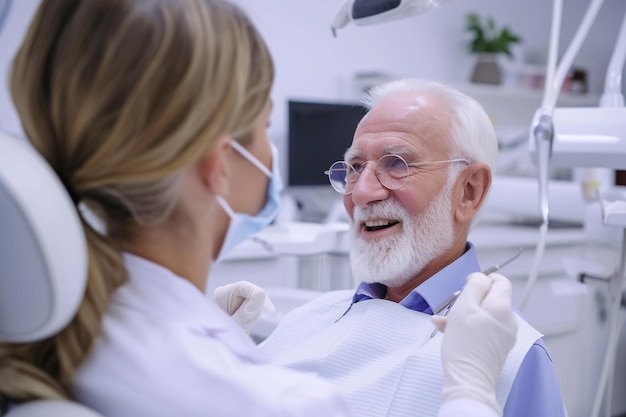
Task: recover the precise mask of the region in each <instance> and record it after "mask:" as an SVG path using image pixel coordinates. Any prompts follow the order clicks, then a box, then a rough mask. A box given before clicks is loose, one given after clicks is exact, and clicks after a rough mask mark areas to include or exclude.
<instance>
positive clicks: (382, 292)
mask: <svg viewBox="0 0 626 417" xmlns="http://www.w3.org/2000/svg"><path fill="white" fill-rule="evenodd" d="M477 271H480V266H479V264H478V258H477V256H476V249H475V248H474V245H473V244H472V243H471V242H467V245H466V249H465V253H463V255H461V256H460V257H459V258H457V259H456V260H455V261H454V262H452V263H451V264H449V265H448V266H446V267H445V268H443V269H441V270H440V271H438V272H437V273H436V274H434V275H433V276H431V277H430V278H428V279H427V280H426V281H424V282H423V283H422V284H420V285H418V286H417V287H415V288H414V289H413V290H412V291H411V292H410V293H409V294H408V295H407V296H406V297H405V298H404V299H402V300H401V301H400V303H399V304H400V305H403V306H404V307H407V308H409V309H411V310H416V311H422V312H424V311H428V312H429V313H430V314H432V311H434V310H435V309H436V308H437V307H439V305H440V304H441V303H443V302H444V301H445V300H446V299H447V298H448V297H449V296H450V295H451V294H452V293H453V292H455V291H457V290H460V289H461V288H463V286H464V285H465V278H466V277H467V275H469V274H471V273H472V272H477ZM386 295H387V288H386V287H385V286H384V285H382V284H367V283H365V282H361V283H360V284H359V286H358V287H357V289H356V292H355V294H354V297H353V299H352V302H353V303H356V302H359V301H362V300H366V299H378V298H385V297H386ZM424 302H425V303H426V304H427V305H428V307H429V309H425V308H424V307H425V305H424Z"/></svg>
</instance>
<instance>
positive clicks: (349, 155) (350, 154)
mask: <svg viewBox="0 0 626 417" xmlns="http://www.w3.org/2000/svg"><path fill="white" fill-rule="evenodd" d="M357 158H363V153H362V152H361V151H360V150H358V149H353V148H348V149H346V152H345V153H344V154H343V160H344V161H349V160H351V159H357Z"/></svg>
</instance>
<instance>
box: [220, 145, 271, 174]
mask: <svg viewBox="0 0 626 417" xmlns="http://www.w3.org/2000/svg"><path fill="white" fill-rule="evenodd" d="M230 146H232V147H233V149H235V150H236V151H237V152H239V154H241V156H243V157H244V158H246V159H247V160H248V161H250V163H251V164H253V165H254V166H255V167H257V168H258V169H259V170H261V172H262V173H264V174H265V175H266V176H267V177H268V178H272V171H270V170H269V169H267V167H266V166H265V165H263V164H262V163H261V162H259V160H258V159H257V158H256V156H254V155H252V154H251V153H250V152H249V151H248V150H247V149H246V148H244V147H243V146H241V145H240V144H239V143H237V142H235V141H232V142H230Z"/></svg>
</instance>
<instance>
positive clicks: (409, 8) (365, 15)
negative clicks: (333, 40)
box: [330, 0, 448, 36]
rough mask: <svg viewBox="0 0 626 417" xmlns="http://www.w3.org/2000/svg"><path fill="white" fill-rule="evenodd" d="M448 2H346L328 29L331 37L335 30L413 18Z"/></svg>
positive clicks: (354, 0) (420, 0) (401, 0)
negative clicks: (351, 25)
mask: <svg viewBox="0 0 626 417" xmlns="http://www.w3.org/2000/svg"><path fill="white" fill-rule="evenodd" d="M447 1H448V0H348V1H346V3H344V5H343V6H341V9H339V12H338V13H337V15H336V16H335V19H333V21H332V23H331V25H330V28H331V30H332V32H333V36H337V29H341V28H343V27H345V26H347V25H348V24H349V23H353V24H355V25H373V24H376V23H383V22H389V21H392V20H398V19H401V18H405V17H410V16H415V15H418V14H422V13H425V12H428V11H430V10H433V9H436V8H437V7H439V6H441V5H442V4H443V3H445V2H447Z"/></svg>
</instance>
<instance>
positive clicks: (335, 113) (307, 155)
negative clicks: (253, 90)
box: [288, 100, 367, 186]
mask: <svg viewBox="0 0 626 417" xmlns="http://www.w3.org/2000/svg"><path fill="white" fill-rule="evenodd" d="M288 107H289V120H288V122H289V161H288V163H289V169H288V171H289V185H290V186H300V185H328V178H327V177H326V175H324V171H325V170H326V169H328V168H329V167H330V165H331V164H332V163H333V162H335V161H338V160H341V159H343V154H344V152H345V151H346V149H347V148H348V147H349V146H350V144H351V143H352V137H353V136H354V130H355V129H356V126H357V124H358V123H359V121H360V120H361V118H362V117H363V116H364V115H365V113H366V112H367V111H366V109H365V108H364V107H363V106H361V105H359V104H346V103H320V102H306V101H295V100H290V101H289V106H288Z"/></svg>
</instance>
